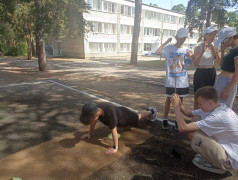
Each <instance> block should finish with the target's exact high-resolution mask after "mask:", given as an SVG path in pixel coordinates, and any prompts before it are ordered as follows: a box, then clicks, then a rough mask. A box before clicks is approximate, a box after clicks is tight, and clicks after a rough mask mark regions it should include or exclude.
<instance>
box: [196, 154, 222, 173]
mask: <svg viewBox="0 0 238 180" xmlns="http://www.w3.org/2000/svg"><path fill="white" fill-rule="evenodd" d="M193 164H194V165H195V166H197V167H198V168H200V169H203V170H205V171H209V172H213V173H216V174H225V173H226V171H225V170H222V169H219V168H217V167H215V166H213V165H212V164H211V163H209V162H208V161H207V160H206V159H204V158H203V157H202V156H195V157H194V158H193Z"/></svg>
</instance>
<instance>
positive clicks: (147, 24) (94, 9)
mask: <svg viewBox="0 0 238 180" xmlns="http://www.w3.org/2000/svg"><path fill="white" fill-rule="evenodd" d="M87 3H88V4H90V6H91V9H90V10H89V11H88V13H84V18H85V20H86V21H87V22H88V24H89V27H88V30H89V31H88V33H86V35H85V38H84V40H83V42H82V41H80V40H79V39H67V40H63V41H62V42H61V53H62V55H69V56H78V57H80V56H81V57H83V55H82V54H83V53H84V54H85V57H103V56H123V55H129V54H130V51H131V43H132V36H133V25H134V16H135V2H134V1H130V0H87ZM184 21H185V15H184V14H180V13H176V12H173V11H171V10H166V9H162V8H159V7H154V6H150V5H146V4H143V5H142V16H141V24H140V25H141V28H140V37H139V48H138V54H145V53H146V52H148V51H150V50H151V49H152V48H154V47H155V46H159V45H160V44H161V43H163V42H165V41H166V40H167V39H168V38H170V37H174V36H175V34H176V31H177V30H178V29H179V28H181V27H184ZM197 39H198V33H193V35H192V37H189V38H187V40H186V42H185V45H186V46H194V45H196V44H197ZM80 42H81V43H80ZM172 43H175V39H174V38H173V41H172ZM83 44H84V45H83ZM82 46H84V49H83V48H82ZM82 51H83V52H82ZM54 52H56V53H58V52H59V51H58V50H54Z"/></svg>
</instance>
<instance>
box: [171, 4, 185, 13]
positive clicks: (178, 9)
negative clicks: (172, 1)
mask: <svg viewBox="0 0 238 180" xmlns="http://www.w3.org/2000/svg"><path fill="white" fill-rule="evenodd" d="M172 10H173V11H175V12H178V13H185V10H186V8H185V7H184V5H183V4H178V5H175V6H173V7H172Z"/></svg>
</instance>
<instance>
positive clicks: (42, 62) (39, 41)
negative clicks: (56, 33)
mask: <svg viewBox="0 0 238 180" xmlns="http://www.w3.org/2000/svg"><path fill="white" fill-rule="evenodd" d="M44 38H45V34H41V33H39V34H37V35H36V49H37V57H38V64H39V70H40V71H46V70H47V64H46V54H45V39H44Z"/></svg>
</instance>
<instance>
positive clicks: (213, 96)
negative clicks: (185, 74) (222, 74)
mask: <svg viewBox="0 0 238 180" xmlns="http://www.w3.org/2000/svg"><path fill="white" fill-rule="evenodd" d="M199 97H202V98H203V99H205V100H212V101H214V102H215V103H217V102H218V93H217V90H216V89H215V88H214V87H211V86H205V87H202V88H199V89H198V90H197V91H196V93H195V95H194V99H195V101H197V99H198V98H199Z"/></svg>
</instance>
